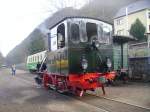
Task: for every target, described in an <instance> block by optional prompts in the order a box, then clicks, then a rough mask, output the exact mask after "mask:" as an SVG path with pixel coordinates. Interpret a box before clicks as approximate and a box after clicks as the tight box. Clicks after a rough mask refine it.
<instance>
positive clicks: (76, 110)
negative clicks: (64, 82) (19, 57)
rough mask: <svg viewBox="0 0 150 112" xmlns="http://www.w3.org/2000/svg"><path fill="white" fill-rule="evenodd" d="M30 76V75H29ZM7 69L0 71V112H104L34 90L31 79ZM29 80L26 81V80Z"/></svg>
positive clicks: (54, 94) (52, 92)
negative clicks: (12, 74) (13, 73)
mask: <svg viewBox="0 0 150 112" xmlns="http://www.w3.org/2000/svg"><path fill="white" fill-rule="evenodd" d="M30 75H31V74H30ZM30 75H29V74H26V73H23V72H21V71H17V74H16V76H11V74H10V70H9V69H3V70H0V112H105V111H104V110H102V109H100V108H98V107H95V106H92V105H89V104H86V103H84V102H81V101H79V100H76V99H74V98H71V97H68V96H64V95H61V94H59V93H56V92H54V91H46V90H44V89H43V88H36V86H35V84H34V83H33V82H34V80H33V77H34V76H30ZM29 77H30V78H32V79H30V80H27V79H29Z"/></svg>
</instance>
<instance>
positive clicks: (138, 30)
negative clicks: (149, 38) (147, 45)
mask: <svg viewBox="0 0 150 112" xmlns="http://www.w3.org/2000/svg"><path fill="white" fill-rule="evenodd" d="M145 31H146V28H145V26H144V25H143V24H142V22H141V21H140V20H139V19H136V21H135V22H134V23H133V24H132V25H131V28H130V34H131V35H132V36H133V37H135V38H137V40H139V41H146V37H145V35H144V33H145Z"/></svg>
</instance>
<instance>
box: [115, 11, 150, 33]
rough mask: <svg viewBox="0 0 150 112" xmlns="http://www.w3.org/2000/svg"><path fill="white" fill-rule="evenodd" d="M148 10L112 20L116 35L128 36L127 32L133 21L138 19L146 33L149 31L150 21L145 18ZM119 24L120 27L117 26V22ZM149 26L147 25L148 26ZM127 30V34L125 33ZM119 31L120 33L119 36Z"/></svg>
mask: <svg viewBox="0 0 150 112" xmlns="http://www.w3.org/2000/svg"><path fill="white" fill-rule="evenodd" d="M147 11H148V9H145V10H141V11H139V12H135V13H132V14H129V15H127V16H123V17H119V18H117V19H114V29H115V34H116V35H126V36H129V30H130V27H131V25H132V24H133V23H134V22H135V20H136V19H137V18H138V19H140V21H141V22H142V23H143V25H144V26H145V27H146V32H148V31H149V28H148V26H149V25H150V24H149V23H150V19H149V18H148V16H147ZM119 20H120V21H121V22H120V25H118V21H119ZM148 24H149V25H148ZM127 30H128V32H127ZM119 31H122V33H121V34H120V33H119Z"/></svg>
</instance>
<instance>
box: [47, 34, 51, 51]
mask: <svg viewBox="0 0 150 112" xmlns="http://www.w3.org/2000/svg"><path fill="white" fill-rule="evenodd" d="M47 35H48V51H51V37H50V33H47Z"/></svg>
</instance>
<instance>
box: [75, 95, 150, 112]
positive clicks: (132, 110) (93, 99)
mask: <svg viewBox="0 0 150 112" xmlns="http://www.w3.org/2000/svg"><path fill="white" fill-rule="evenodd" d="M75 99H77V100H80V101H82V102H84V103H87V104H90V105H93V106H95V107H98V108H101V109H103V110H105V111H107V112H150V109H146V108H142V107H139V106H135V105H131V104H126V103H122V102H118V101H114V100H110V99H105V98H103V97H98V96H94V95H90V94H85V96H84V97H82V98H78V97H75Z"/></svg>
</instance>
